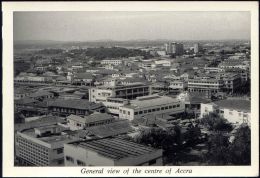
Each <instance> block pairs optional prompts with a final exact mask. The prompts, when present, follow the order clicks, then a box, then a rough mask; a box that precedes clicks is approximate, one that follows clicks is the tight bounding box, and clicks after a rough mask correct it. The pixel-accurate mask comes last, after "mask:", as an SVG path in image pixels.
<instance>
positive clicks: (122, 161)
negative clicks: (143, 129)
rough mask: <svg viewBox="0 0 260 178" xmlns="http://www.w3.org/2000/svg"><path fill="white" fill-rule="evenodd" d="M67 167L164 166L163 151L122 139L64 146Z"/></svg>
mask: <svg viewBox="0 0 260 178" xmlns="http://www.w3.org/2000/svg"><path fill="white" fill-rule="evenodd" d="M64 160H65V166H162V149H155V148H152V147H148V146H144V145H141V144H137V143H134V142H131V141H127V140H123V139H120V138H103V139H98V140H88V141H78V142H73V143H69V144H65V145H64Z"/></svg>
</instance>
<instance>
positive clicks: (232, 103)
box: [213, 99, 251, 112]
mask: <svg viewBox="0 0 260 178" xmlns="http://www.w3.org/2000/svg"><path fill="white" fill-rule="evenodd" d="M213 103H214V104H216V105H218V106H220V107H222V108H229V109H235V110H241V111H247V112H251V102H250V101H249V100H243V99H226V100H219V101H215V102H213Z"/></svg>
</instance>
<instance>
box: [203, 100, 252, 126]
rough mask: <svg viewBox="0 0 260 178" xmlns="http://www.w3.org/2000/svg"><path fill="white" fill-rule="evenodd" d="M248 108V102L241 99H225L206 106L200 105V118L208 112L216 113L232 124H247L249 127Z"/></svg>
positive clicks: (249, 116) (249, 115)
mask: <svg viewBox="0 0 260 178" xmlns="http://www.w3.org/2000/svg"><path fill="white" fill-rule="evenodd" d="M250 106H251V105H250V101H248V100H241V99H227V100H220V101H216V102H212V103H206V104H204V103H201V115H200V117H203V116H204V115H207V114H209V113H210V112H216V113H219V114H220V115H221V116H223V117H224V118H225V119H227V120H228V121H229V122H231V123H233V124H242V123H247V124H248V125H250V120H251V110H250Z"/></svg>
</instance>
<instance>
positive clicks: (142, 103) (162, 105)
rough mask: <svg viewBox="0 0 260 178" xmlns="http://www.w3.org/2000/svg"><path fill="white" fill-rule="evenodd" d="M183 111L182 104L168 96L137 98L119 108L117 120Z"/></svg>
mask: <svg viewBox="0 0 260 178" xmlns="http://www.w3.org/2000/svg"><path fill="white" fill-rule="evenodd" d="M184 110H185V105H184V102H181V101H180V100H178V99H174V98H171V97H168V96H159V95H149V96H143V97H137V98H136V99H135V100H131V101H130V104H128V105H125V106H121V107H119V118H124V119H129V120H133V119H137V118H141V117H143V116H146V115H151V114H152V115H154V117H155V116H156V115H162V114H177V113H182V112H184Z"/></svg>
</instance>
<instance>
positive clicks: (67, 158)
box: [66, 156, 74, 163]
mask: <svg viewBox="0 0 260 178" xmlns="http://www.w3.org/2000/svg"><path fill="white" fill-rule="evenodd" d="M66 161H69V162H72V163H74V159H73V158H72V157H70V156H66Z"/></svg>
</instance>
